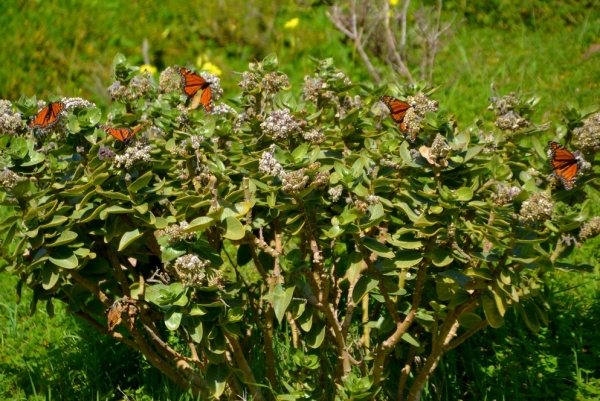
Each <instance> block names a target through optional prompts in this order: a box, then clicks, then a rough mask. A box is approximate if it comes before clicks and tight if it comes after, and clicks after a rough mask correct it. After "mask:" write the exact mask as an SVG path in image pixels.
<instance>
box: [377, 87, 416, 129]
mask: <svg viewBox="0 0 600 401" xmlns="http://www.w3.org/2000/svg"><path fill="white" fill-rule="evenodd" d="M381 101H382V102H383V103H384V104H385V105H386V106H387V108H388V109H389V110H390V113H391V115H392V119H393V120H394V122H395V123H398V124H401V125H402V123H403V122H404V116H405V115H406V112H407V111H408V109H409V108H410V105H409V104H408V103H406V102H403V101H402V100H398V99H396V98H395V97H391V96H386V95H383V96H381ZM403 131H404V129H403Z"/></svg>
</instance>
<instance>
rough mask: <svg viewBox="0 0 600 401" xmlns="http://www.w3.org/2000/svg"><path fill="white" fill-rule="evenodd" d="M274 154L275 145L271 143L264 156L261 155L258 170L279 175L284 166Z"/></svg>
mask: <svg viewBox="0 0 600 401" xmlns="http://www.w3.org/2000/svg"><path fill="white" fill-rule="evenodd" d="M274 154H275V145H271V147H270V148H269V150H268V151H264V152H263V154H262V156H261V157H260V162H259V163H258V171H260V172H263V173H265V174H269V175H274V176H278V175H279V174H280V173H281V172H282V171H283V167H281V164H280V163H279V162H278V161H277V160H276V159H275V157H273V155H274Z"/></svg>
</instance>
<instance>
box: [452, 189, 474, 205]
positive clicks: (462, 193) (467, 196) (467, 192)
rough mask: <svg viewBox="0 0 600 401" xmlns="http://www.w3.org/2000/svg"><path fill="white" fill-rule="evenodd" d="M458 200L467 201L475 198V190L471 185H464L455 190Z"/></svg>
mask: <svg viewBox="0 0 600 401" xmlns="http://www.w3.org/2000/svg"><path fill="white" fill-rule="evenodd" d="M454 196H455V197H456V200H457V201H461V202H465V201H469V200H471V199H472V198H473V190H472V189H471V188H469V187H462V188H459V189H457V190H456V192H454Z"/></svg>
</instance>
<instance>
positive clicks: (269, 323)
mask: <svg viewBox="0 0 600 401" xmlns="http://www.w3.org/2000/svg"><path fill="white" fill-rule="evenodd" d="M272 292H273V291H269V293H272ZM274 321H275V310H274V309H273V306H272V305H271V304H270V303H268V302H267V312H266V313H265V324H264V328H265V354H266V355H265V356H266V359H267V379H269V383H271V386H272V387H273V388H275V386H276V385H277V376H276V370H275V351H274V350H273V338H274V337H275V334H274V327H273V324H274Z"/></svg>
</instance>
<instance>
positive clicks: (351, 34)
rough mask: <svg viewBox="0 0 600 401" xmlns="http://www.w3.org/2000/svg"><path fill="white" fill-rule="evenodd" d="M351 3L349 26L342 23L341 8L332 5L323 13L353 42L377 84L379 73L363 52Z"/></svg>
mask: <svg viewBox="0 0 600 401" xmlns="http://www.w3.org/2000/svg"><path fill="white" fill-rule="evenodd" d="M352 4H353V7H352V11H351V13H352V23H351V24H350V25H351V26H349V27H347V26H346V25H345V24H344V18H342V15H341V10H340V8H339V7H338V6H332V7H331V8H330V10H331V12H329V11H327V12H326V13H325V14H327V17H328V18H329V20H330V21H331V22H332V23H333V25H334V26H335V27H336V28H337V29H338V30H339V31H340V32H342V33H343V34H344V35H346V36H347V37H348V39H350V40H352V41H353V42H354V46H355V47H356V51H358V54H359V55H360V58H361V59H362V60H363V62H364V63H365V66H366V67H367V70H368V71H369V74H371V77H373V80H374V81H375V83H376V84H379V83H380V82H381V77H380V76H379V73H378V72H377V70H375V67H374V66H373V63H371V60H370V59H369V56H368V55H367V53H366V52H365V49H364V43H363V41H362V32H361V31H359V30H358V29H357V27H356V7H355V1H352Z"/></svg>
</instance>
